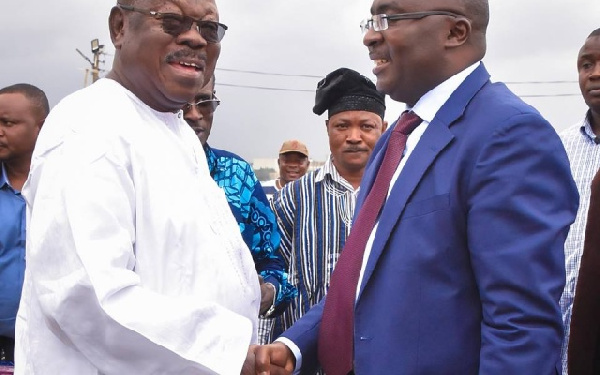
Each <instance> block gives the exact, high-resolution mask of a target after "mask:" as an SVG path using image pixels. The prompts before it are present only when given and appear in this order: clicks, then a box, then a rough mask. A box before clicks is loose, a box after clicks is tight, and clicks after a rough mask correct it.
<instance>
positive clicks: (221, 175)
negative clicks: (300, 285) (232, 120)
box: [183, 76, 296, 344]
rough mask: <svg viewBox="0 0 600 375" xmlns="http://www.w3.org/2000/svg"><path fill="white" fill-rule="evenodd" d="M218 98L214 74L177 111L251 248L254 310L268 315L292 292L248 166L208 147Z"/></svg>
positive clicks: (262, 332) (264, 337) (265, 327)
mask: <svg viewBox="0 0 600 375" xmlns="http://www.w3.org/2000/svg"><path fill="white" fill-rule="evenodd" d="M219 104H220V101H219V99H218V98H217V96H216V93H215V77H214V76H213V77H212V78H211V79H210V82H209V83H208V84H207V85H206V86H204V87H203V88H202V90H200V91H199V92H198V94H196V97H195V99H194V103H192V104H187V105H186V106H184V107H183V117H184V118H185V120H186V121H187V123H188V124H189V125H190V126H191V127H192V129H193V130H194V132H195V133H196V135H197V136H198V138H199V139H200V142H201V143H202V147H203V148H204V152H205V154H206V161H207V162H208V170H209V172H210V176H211V177H212V178H213V180H215V182H216V183H217V185H219V187H221V189H223V191H224V192H225V197H226V198H227V202H228V203H229V207H230V208H231V212H232V213H233V216H235V218H236V220H237V222H238V225H239V227H240V231H241V233H242V237H243V239H244V242H245V243H246V245H247V246H248V248H249V249H250V252H251V253H252V258H253V259H254V263H255V266H256V271H257V272H258V274H259V275H260V290H261V305H260V314H261V315H262V316H264V317H265V318H272V317H273V316H275V315H278V314H279V313H281V312H282V311H283V309H284V308H285V307H286V306H287V305H288V304H289V302H290V300H291V299H292V298H293V297H294V296H295V295H296V288H294V287H293V286H292V285H291V284H290V283H289V282H288V274H287V271H286V265H285V261H284V260H283V257H282V256H281V253H280V252H279V242H280V239H281V237H280V236H279V232H278V230H277V223H276V221H275V215H273V211H271V207H270V205H269V200H268V199H267V197H266V196H265V193H264V192H263V190H262V187H261V185H260V182H259V181H258V179H257V178H256V175H255V174H254V170H253V169H252V166H251V165H250V164H248V163H247V162H246V161H245V160H244V159H242V158H241V157H239V156H238V155H236V154H234V153H232V152H229V151H225V150H218V149H216V148H212V147H210V146H209V144H208V142H207V141H208V137H209V136H210V131H211V129H212V122H213V114H214V112H215V110H216V109H217V106H218V105H219ZM271 323H272V320H271V319H261V321H260V322H259V342H260V343H261V344H267V343H268V342H270V341H268V339H269V336H268V333H269V332H270V327H271Z"/></svg>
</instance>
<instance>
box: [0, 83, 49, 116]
mask: <svg viewBox="0 0 600 375" xmlns="http://www.w3.org/2000/svg"><path fill="white" fill-rule="evenodd" d="M1 94H23V95H24V96H25V97H26V98H27V99H29V101H30V102H31V104H33V106H34V107H36V108H37V109H38V110H39V112H40V113H39V114H40V115H41V116H42V119H45V118H46V116H48V113H49V112H50V105H49V104H48V98H47V97H46V93H45V92H44V91H43V90H41V89H40V88H38V87H36V86H34V85H30V84H29V83H17V84H15V85H11V86H7V87H5V88H3V89H0V95H1Z"/></svg>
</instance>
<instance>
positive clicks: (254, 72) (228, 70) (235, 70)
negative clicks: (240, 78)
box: [216, 68, 323, 79]
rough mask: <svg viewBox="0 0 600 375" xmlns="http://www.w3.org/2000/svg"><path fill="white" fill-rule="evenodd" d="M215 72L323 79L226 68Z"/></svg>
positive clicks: (302, 75) (306, 75)
mask: <svg viewBox="0 0 600 375" xmlns="http://www.w3.org/2000/svg"><path fill="white" fill-rule="evenodd" d="M216 70H221V71H224V72H235V73H246V74H258V75H263V76H281V77H302V78H318V79H321V78H323V76H315V75H311V74H284V73H268V72H258V71H253V70H241V69H226V68H216Z"/></svg>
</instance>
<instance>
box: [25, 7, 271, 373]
mask: <svg viewBox="0 0 600 375" xmlns="http://www.w3.org/2000/svg"><path fill="white" fill-rule="evenodd" d="M127 3H129V4H131V3H132V2H131V1H128V2H127ZM156 3H158V2H156V1H149V0H137V1H134V2H133V4H134V5H136V6H137V5H142V6H146V7H147V6H151V5H152V4H156ZM167 3H168V4H167V5H165V4H163V6H162V7H158V9H155V8H156V7H155V8H152V9H155V10H156V11H162V12H167V11H168V12H171V13H180V14H184V15H187V14H191V15H192V16H193V17H194V18H195V19H203V20H205V19H208V20H209V22H213V21H210V20H213V19H214V18H216V17H217V15H216V14H217V13H216V6H215V5H214V2H212V1H210V0H201V1H197V0H178V1H173V2H167ZM165 6H166V9H162V8H164V7H165ZM139 9H140V8H130V7H127V6H123V7H115V8H113V10H112V12H111V19H110V25H111V36H112V37H113V43H115V46H116V47H117V55H116V57H115V65H113V71H112V72H111V73H109V74H108V75H107V77H108V78H105V79H101V80H100V81H98V82H96V83H94V84H93V85H92V86H90V87H88V88H86V89H84V90H81V91H78V92H76V93H74V94H72V95H70V96H68V97H67V98H65V99H63V100H62V101H61V102H60V103H59V104H58V105H57V106H56V107H55V108H54V109H53V110H52V111H51V114H50V115H49V117H48V119H47V121H46V124H45V127H44V130H43V132H42V133H41V134H40V137H39V138H38V143H37V145H36V148H35V151H34V155H33V158H32V167H31V172H30V175H29V179H28V182H27V183H26V186H25V188H24V192H23V193H24V196H25V197H26V200H27V204H28V221H29V222H28V233H27V259H26V260H27V270H26V274H25V285H24V290H23V295H22V299H21V305H20V309H19V314H18V317H17V328H16V330H17V332H16V341H17V342H16V349H15V351H16V355H15V357H16V358H15V360H16V363H15V370H16V374H53V375H54V374H73V375H87V374H136V375H137V374H239V373H240V370H241V368H242V364H243V362H244V360H245V358H246V354H247V351H248V347H249V345H250V344H253V343H255V342H256V340H257V335H256V332H257V317H258V309H259V304H260V289H259V284H258V277H257V274H256V271H255V269H254V262H253V260H252V257H251V255H250V252H249V251H248V249H247V248H246V245H245V244H244V241H243V240H242V237H241V235H240V231H239V229H238V226H237V223H236V221H235V219H234V217H233V216H232V215H231V211H230V209H229V206H228V204H227V201H226V199H225V196H224V194H223V192H222V190H221V189H220V188H219V187H218V186H217V185H216V184H215V183H214V181H213V179H212V178H211V177H210V175H209V172H208V168H207V165H206V159H205V157H204V153H203V150H202V147H201V145H200V143H199V141H198V138H197V137H196V135H195V134H194V132H193V131H192V130H191V129H190V127H189V126H188V125H187V123H186V122H185V121H184V120H183V118H182V114H181V112H180V111H177V109H178V108H181V107H182V103H181V101H186V100H188V101H191V99H192V98H193V95H194V94H195V91H196V87H195V86H199V87H201V86H202V84H203V80H204V78H203V74H204V75H205V76H206V79H208V78H209V77H211V76H212V74H213V73H212V71H213V69H214V64H215V62H216V57H217V56H218V50H217V51H216V52H215V51H214V50H213V49H211V48H213V47H214V46H215V44H214V43H215V39H216V35H210V34H209V35H204V34H205V33H206V32H210V30H211V29H210V28H208V31H207V30H201V28H200V27H198V28H196V27H194V28H191V29H189V30H183V31H181V35H179V36H177V37H174V36H171V35H169V34H168V33H167V30H169V31H170V32H171V33H172V32H173V30H171V29H167V28H166V27H164V25H163V27H162V28H163V30H161V24H160V20H159V19H153V18H152V17H146V13H142V12H141V11H139ZM144 9H147V8H144ZM138 13H141V14H138ZM131 17H137V19H136V21H137V22H138V23H137V24H136V26H135V28H134V27H131V25H129V24H128V23H129V22H130V21H129V19H130V18H131ZM195 22H196V23H198V22H203V21H195ZM214 23H215V24H216V21H214ZM215 30H216V29H215ZM134 32H138V33H140V35H143V36H144V37H145V39H144V38H138V39H141V41H140V42H141V43H140V44H139V45H140V47H139V48H146V49H149V50H152V49H153V48H154V49H157V50H160V49H161V48H163V47H164V48H163V49H164V50H165V51H164V55H165V56H167V58H166V59H164V60H165V61H169V64H165V65H162V66H160V68H159V69H158V71H156V72H154V73H156V74H155V75H148V77H152V79H153V80H155V81H154V82H150V83H147V82H146V81H140V80H139V77H137V76H132V75H131V70H127V69H126V68H124V67H125V65H126V64H129V63H130V61H126V59H125V58H120V57H119V52H120V53H121V56H123V54H124V52H123V51H125V49H126V48H137V46H138V44H127V43H122V40H123V38H132V33H134ZM144 33H145V34H144ZM220 37H222V35H221V36H220ZM211 38H212V39H211ZM147 39H150V40H154V41H155V43H148V40H147ZM205 40H206V41H209V40H212V42H208V44H207V42H206V41H205ZM161 43H162V44H164V46H162V45H161ZM210 43H213V44H210ZM126 45H127V46H126ZM132 45H133V46H136V47H132ZM204 50H206V51H207V52H204ZM172 51H184V52H177V53H175V54H174V53H173V52H172ZM151 52H152V51H150V52H146V51H143V52H140V53H139V54H136V55H130V56H135V59H138V60H139V61H138V62H140V61H141V62H142V63H143V62H144V61H142V60H144V59H146V60H152V59H151V58H150V57H148V56H143V54H144V53H146V54H149V53H151ZM154 53H155V54H156V53H157V52H154ZM161 56H162V51H161ZM129 58H131V57H129ZM178 59H179V60H178ZM173 61H175V62H174V63H173ZM189 61H193V64H194V65H195V68H194V66H192V67H193V68H194V69H189V67H190V64H191V63H189ZM182 62H185V63H187V65H186V64H182ZM136 67H137V66H136ZM139 69H140V70H141V71H144V70H146V72H147V73H152V72H153V70H152V69H154V67H153V66H152V64H147V65H146V66H144V65H143V64H142V65H141V66H140V68H139ZM128 75H129V76H128ZM188 81H189V82H188ZM183 83H185V84H183ZM188 83H191V84H189V85H188ZM169 85H171V86H169ZM144 86H145V87H144ZM187 86H189V90H187ZM140 87H141V88H140ZM151 90H158V91H159V92H158V95H154V96H152V95H148V93H149V92H151ZM188 91H189V93H188ZM152 93H153V94H156V93H154V92H152Z"/></svg>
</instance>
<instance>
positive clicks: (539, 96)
mask: <svg viewBox="0 0 600 375" xmlns="http://www.w3.org/2000/svg"><path fill="white" fill-rule="evenodd" d="M217 86H226V87H237V88H242V89H255V90H267V91H288V92H310V93H314V92H315V90H314V89H312V90H304V89H284V88H280V87H265V86H248V85H234V84H231V83H218V82H217ZM580 95H581V94H541V95H536V94H531V95H518V96H519V97H521V98H555V97H567V96H580Z"/></svg>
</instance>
